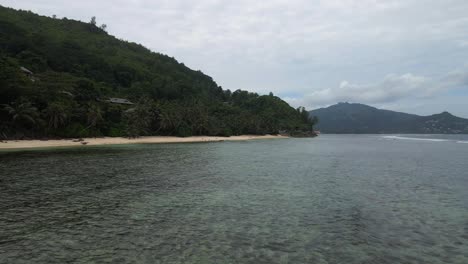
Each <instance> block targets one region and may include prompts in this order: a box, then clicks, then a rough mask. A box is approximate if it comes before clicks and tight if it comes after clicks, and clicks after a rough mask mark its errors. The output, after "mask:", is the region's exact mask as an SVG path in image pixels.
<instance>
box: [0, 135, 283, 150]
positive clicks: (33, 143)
mask: <svg viewBox="0 0 468 264" xmlns="http://www.w3.org/2000/svg"><path fill="white" fill-rule="evenodd" d="M284 138H289V137H287V136H280V135H278V136H274V135H263V136H259V135H242V136H231V137H213V136H193V137H172V136H149V137H139V138H133V139H130V138H123V137H102V138H83V141H81V142H80V141H77V140H76V139H54V140H39V139H34V140H6V141H3V142H0V150H15V149H35V148H55V147H86V146H102V145H125V144H164V143H197V142H222V141H247V140H255V139H284ZM82 142H85V143H86V144H83V143H82Z"/></svg>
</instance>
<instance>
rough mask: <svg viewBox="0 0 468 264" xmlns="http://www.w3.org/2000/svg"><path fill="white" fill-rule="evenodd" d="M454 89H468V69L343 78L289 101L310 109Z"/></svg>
mask: <svg viewBox="0 0 468 264" xmlns="http://www.w3.org/2000/svg"><path fill="white" fill-rule="evenodd" d="M454 89H465V90H466V91H468V69H462V70H457V71H452V72H450V73H448V74H446V75H445V76H443V77H442V78H440V79H436V80H435V79H431V78H429V77H425V76H417V75H414V74H411V73H407V74H403V75H395V74H391V75H387V76H386V77H385V78H384V79H383V80H382V81H379V82H376V83H371V84H355V83H350V82H348V81H342V82H341V83H340V84H339V85H338V86H335V87H333V88H326V89H318V90H313V91H312V92H310V93H308V94H305V95H304V96H302V97H300V98H286V101H288V102H289V103H290V104H292V105H294V106H299V105H301V106H306V108H308V109H314V108H318V107H323V106H327V105H331V104H334V103H337V102H356V103H365V104H372V105H385V104H386V105H389V104H392V103H398V102H399V101H402V100H408V99H422V98H425V99H427V98H434V97H437V96H440V94H441V93H445V92H447V91H450V90H454Z"/></svg>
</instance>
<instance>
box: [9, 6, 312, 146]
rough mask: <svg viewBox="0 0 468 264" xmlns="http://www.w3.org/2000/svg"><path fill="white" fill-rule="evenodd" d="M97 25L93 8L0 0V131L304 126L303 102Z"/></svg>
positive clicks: (76, 133) (229, 131)
mask: <svg viewBox="0 0 468 264" xmlns="http://www.w3.org/2000/svg"><path fill="white" fill-rule="evenodd" d="M105 28H106V27H105V25H103V26H98V25H97V24H96V20H95V18H93V19H92V20H91V21H90V22H89V23H83V22H79V21H74V20H70V19H67V18H63V19H56V18H50V17H44V16H39V15H36V14H34V13H32V12H29V11H17V10H13V9H10V8H5V7H1V6H0V105H1V106H0V137H3V138H43V137H87V136H129V137H135V136H142V135H177V136H191V135H219V136H230V135H239V134H267V133H271V134H275V133H278V132H279V131H281V130H286V131H290V132H292V131H310V130H312V126H313V123H314V121H313V120H312V119H310V118H309V115H308V112H307V111H305V109H304V108H299V109H294V108H292V107H290V106H289V105H288V104H287V103H286V102H284V101H283V100H281V99H280V98H278V97H276V96H274V95H273V94H271V93H270V94H269V95H258V94H256V93H251V92H247V91H241V90H237V91H234V92H231V91H230V90H223V89H222V88H221V87H220V86H218V85H217V84H216V83H215V82H214V81H213V80H212V78H211V77H209V76H207V75H204V74H203V73H202V72H200V71H194V70H191V69H189V68H188V67H186V66H185V65H184V64H183V63H179V62H177V61H176V60H175V59H174V58H171V57H168V56H166V55H163V54H159V53H154V52H152V51H150V50H148V49H146V48H145V47H143V46H141V45H139V44H136V43H130V42H126V41H123V40H119V39H117V38H115V37H113V36H111V35H109V34H108V33H107V32H106V31H105ZM111 98H117V99H111ZM119 98H120V99H126V100H119ZM127 100H128V101H127Z"/></svg>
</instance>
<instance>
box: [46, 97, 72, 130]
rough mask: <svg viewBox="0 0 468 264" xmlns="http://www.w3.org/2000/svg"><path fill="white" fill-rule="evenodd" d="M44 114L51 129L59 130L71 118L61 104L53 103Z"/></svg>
mask: <svg viewBox="0 0 468 264" xmlns="http://www.w3.org/2000/svg"><path fill="white" fill-rule="evenodd" d="M43 114H44V116H45V118H46V120H47V123H48V128H49V129H57V128H59V127H60V126H62V125H64V124H65V123H66V122H67V120H68V118H69V116H68V114H67V111H66V108H65V107H64V106H63V105H62V104H60V103H51V104H49V105H48V106H47V108H46V109H44V111H43Z"/></svg>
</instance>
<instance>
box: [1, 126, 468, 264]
mask: <svg viewBox="0 0 468 264" xmlns="http://www.w3.org/2000/svg"><path fill="white" fill-rule="evenodd" d="M402 137H403V136H402ZM408 137H415V138H417V137H418V136H414V135H413V136H408ZM420 138H429V139H431V138H435V139H440V138H446V139H449V141H430V140H410V139H405V138H403V139H400V138H384V137H382V136H377V135H361V136H345V135H339V136H338V135H322V136H320V137H319V138H315V139H285V140H260V141H251V142H223V143H201V144H164V145H126V146H125V145H121V146H107V147H85V148H76V149H61V150H41V151H26V152H9V153H0V263H68V262H71V263H92V262H95V263H106V262H108V263H460V264H462V263H463V264H465V263H468V144H462V143H460V141H464V140H465V139H466V138H463V137H456V138H450V137H444V136H434V137H427V136H425V137H420Z"/></svg>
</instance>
